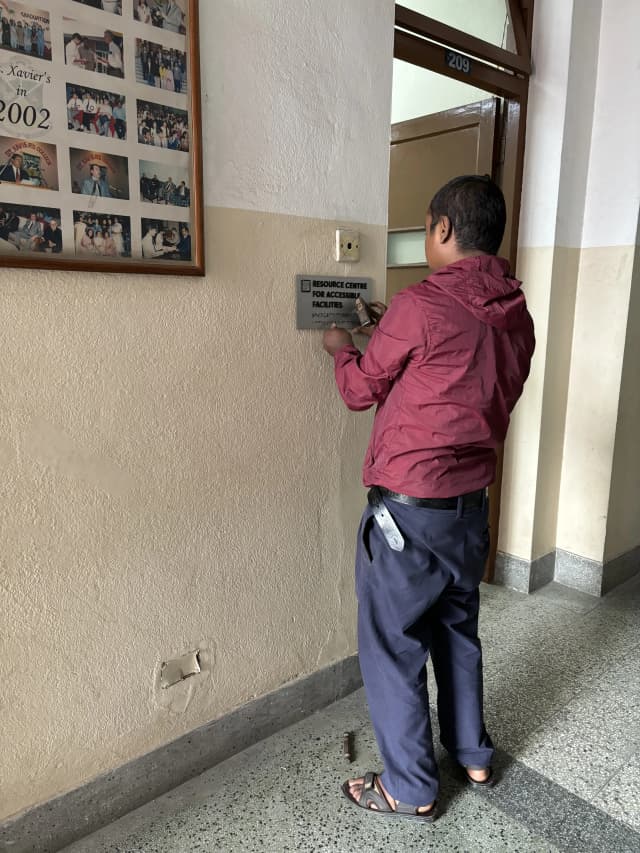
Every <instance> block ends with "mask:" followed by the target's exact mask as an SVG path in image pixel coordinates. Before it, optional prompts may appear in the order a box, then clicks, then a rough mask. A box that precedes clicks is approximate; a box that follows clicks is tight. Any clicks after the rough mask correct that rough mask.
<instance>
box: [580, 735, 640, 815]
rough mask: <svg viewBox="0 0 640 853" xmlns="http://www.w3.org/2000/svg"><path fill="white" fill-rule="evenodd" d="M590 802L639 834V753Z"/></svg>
mask: <svg viewBox="0 0 640 853" xmlns="http://www.w3.org/2000/svg"><path fill="white" fill-rule="evenodd" d="M591 802H592V803H594V805H596V806H597V807H598V808H600V809H602V810H603V811H605V812H607V814H610V815H612V816H613V817H615V818H617V819H618V820H622V821H624V822H625V823H628V824H629V825H630V826H632V827H634V829H636V830H638V831H639V832H640V752H638V753H636V754H635V755H634V756H633V758H632V759H631V760H630V761H629V762H627V764H625V765H624V767H622V768H621V769H620V771H619V772H618V773H617V774H616V775H615V776H614V777H613V778H612V779H609V781H608V782H607V784H606V785H605V786H604V787H603V788H602V789H601V790H600V791H598V792H597V793H596V794H594V795H593V796H592V797H591Z"/></svg>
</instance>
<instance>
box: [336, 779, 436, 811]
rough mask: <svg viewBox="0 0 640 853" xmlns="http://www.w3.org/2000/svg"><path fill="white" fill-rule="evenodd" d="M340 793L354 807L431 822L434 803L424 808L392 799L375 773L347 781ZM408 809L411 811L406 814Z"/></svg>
mask: <svg viewBox="0 0 640 853" xmlns="http://www.w3.org/2000/svg"><path fill="white" fill-rule="evenodd" d="M342 792H343V794H344V795H345V796H346V797H347V799H349V800H351V801H352V802H353V803H354V804H355V805H357V806H359V807H360V808H364V809H368V810H369V811H378V812H383V813H387V814H388V813H389V812H395V813H396V814H397V815H398V817H400V816H403V817H405V816H413V817H414V818H416V819H420V818H421V819H423V820H433V818H434V815H435V802H433V803H429V804H428V805H426V806H410V807H408V806H407V805H405V804H404V803H400V801H399V800H396V799H394V798H393V797H392V796H391V794H390V793H389V792H388V791H387V789H386V788H385V787H384V785H383V784H382V779H381V778H380V777H379V776H378V775H377V774H376V773H367V774H366V776H364V777H360V778H358V779H349V780H347V781H346V782H345V783H344V785H343V786H342ZM408 808H410V809H411V810H412V811H411V812H409V813H408V812H407V809H408Z"/></svg>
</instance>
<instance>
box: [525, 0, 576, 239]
mask: <svg viewBox="0 0 640 853" xmlns="http://www.w3.org/2000/svg"><path fill="white" fill-rule="evenodd" d="M572 13H573V0H563V2H561V3H558V2H557V0H537V2H536V5H535V14H534V22H533V44H532V53H533V66H534V73H533V74H532V76H531V81H530V84H529V108H528V114H527V137H526V147H525V164H524V179H523V187H522V208H521V213H520V231H519V244H520V245H521V246H529V247H533V246H553V245H554V244H555V241H556V219H557V212H558V190H559V186H560V171H561V162H562V144H563V135H564V125H565V112H566V105H567V83H568V78H569V51H570V45H571V27H572Z"/></svg>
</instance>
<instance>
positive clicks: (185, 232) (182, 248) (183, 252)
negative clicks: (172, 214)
mask: <svg viewBox="0 0 640 853" xmlns="http://www.w3.org/2000/svg"><path fill="white" fill-rule="evenodd" d="M176 249H177V250H178V252H179V254H180V260H181V261H190V260H191V234H190V233H189V228H188V227H187V226H186V225H181V226H180V240H179V241H178V245H177V246H176Z"/></svg>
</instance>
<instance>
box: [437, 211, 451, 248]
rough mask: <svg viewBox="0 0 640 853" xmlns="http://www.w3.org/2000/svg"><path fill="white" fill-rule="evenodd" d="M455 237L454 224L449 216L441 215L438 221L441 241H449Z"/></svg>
mask: <svg viewBox="0 0 640 853" xmlns="http://www.w3.org/2000/svg"><path fill="white" fill-rule="evenodd" d="M452 237H453V226H452V224H451V220H450V219H449V217H448V216H441V217H440V221H439V222H438V239H439V241H440V243H447V242H448V241H449V240H450V239H451V238H452Z"/></svg>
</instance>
